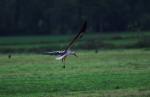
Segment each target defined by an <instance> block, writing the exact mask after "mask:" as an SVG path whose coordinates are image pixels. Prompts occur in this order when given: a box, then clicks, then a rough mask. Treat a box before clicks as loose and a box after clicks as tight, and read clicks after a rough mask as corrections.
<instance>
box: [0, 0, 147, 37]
mask: <svg viewBox="0 0 150 97" xmlns="http://www.w3.org/2000/svg"><path fill="white" fill-rule="evenodd" d="M149 4H150V1H149V0H1V1H0V14H1V15H0V35H30V34H32V35H34V34H36V35H41V34H68V33H73V32H76V31H78V28H79V26H80V24H81V23H82V21H83V20H85V19H86V20H87V21H88V25H89V27H88V31H92V32H109V31H111V32H113V31H141V30H149V25H150V12H149V10H150V6H149Z"/></svg>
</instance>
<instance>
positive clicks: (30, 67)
mask: <svg viewBox="0 0 150 97" xmlns="http://www.w3.org/2000/svg"><path fill="white" fill-rule="evenodd" d="M78 53H79V58H76V57H73V56H72V57H69V58H68V61H67V63H66V64H67V66H66V69H63V68H62V65H63V64H62V63H61V62H60V61H56V60H54V57H51V56H45V55H37V54H14V55H13V56H12V58H11V59H8V56H7V55H5V54H2V55H0V97H149V96H150V57H149V56H150V51H149V50H143V49H130V50H104V51H102V50H101V51H99V53H97V54H96V53H95V52H93V51H78Z"/></svg>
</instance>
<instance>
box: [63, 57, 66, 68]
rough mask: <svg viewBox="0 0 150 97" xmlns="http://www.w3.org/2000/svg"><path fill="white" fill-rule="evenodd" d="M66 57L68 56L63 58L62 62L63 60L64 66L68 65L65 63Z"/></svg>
mask: <svg viewBox="0 0 150 97" xmlns="http://www.w3.org/2000/svg"><path fill="white" fill-rule="evenodd" d="M65 59H66V57H64V58H63V59H62V62H63V64H64V65H63V68H66V66H65V64H66V63H65Z"/></svg>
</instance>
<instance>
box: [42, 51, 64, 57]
mask: <svg viewBox="0 0 150 97" xmlns="http://www.w3.org/2000/svg"><path fill="white" fill-rule="evenodd" d="M43 54H44V55H55V56H57V55H63V54H64V51H51V52H45V53H43Z"/></svg>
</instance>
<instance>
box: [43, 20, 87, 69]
mask: <svg viewBox="0 0 150 97" xmlns="http://www.w3.org/2000/svg"><path fill="white" fill-rule="evenodd" d="M86 27H87V22H86V21H85V22H84V23H83V25H82V27H81V29H80V31H79V33H78V34H77V35H76V36H75V37H74V38H73V39H72V41H71V42H70V43H69V45H68V46H67V47H66V48H65V49H64V50H62V51H51V52H46V53H44V54H47V55H55V56H57V57H56V60H62V62H65V59H66V58H67V57H68V56H69V55H74V56H76V57H77V55H76V53H75V52H74V51H71V50H70V48H71V47H72V46H73V44H74V43H75V42H76V41H77V40H78V39H79V38H81V37H82V36H83V33H84V32H85V31H86ZM63 68H65V64H64V66H63Z"/></svg>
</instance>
